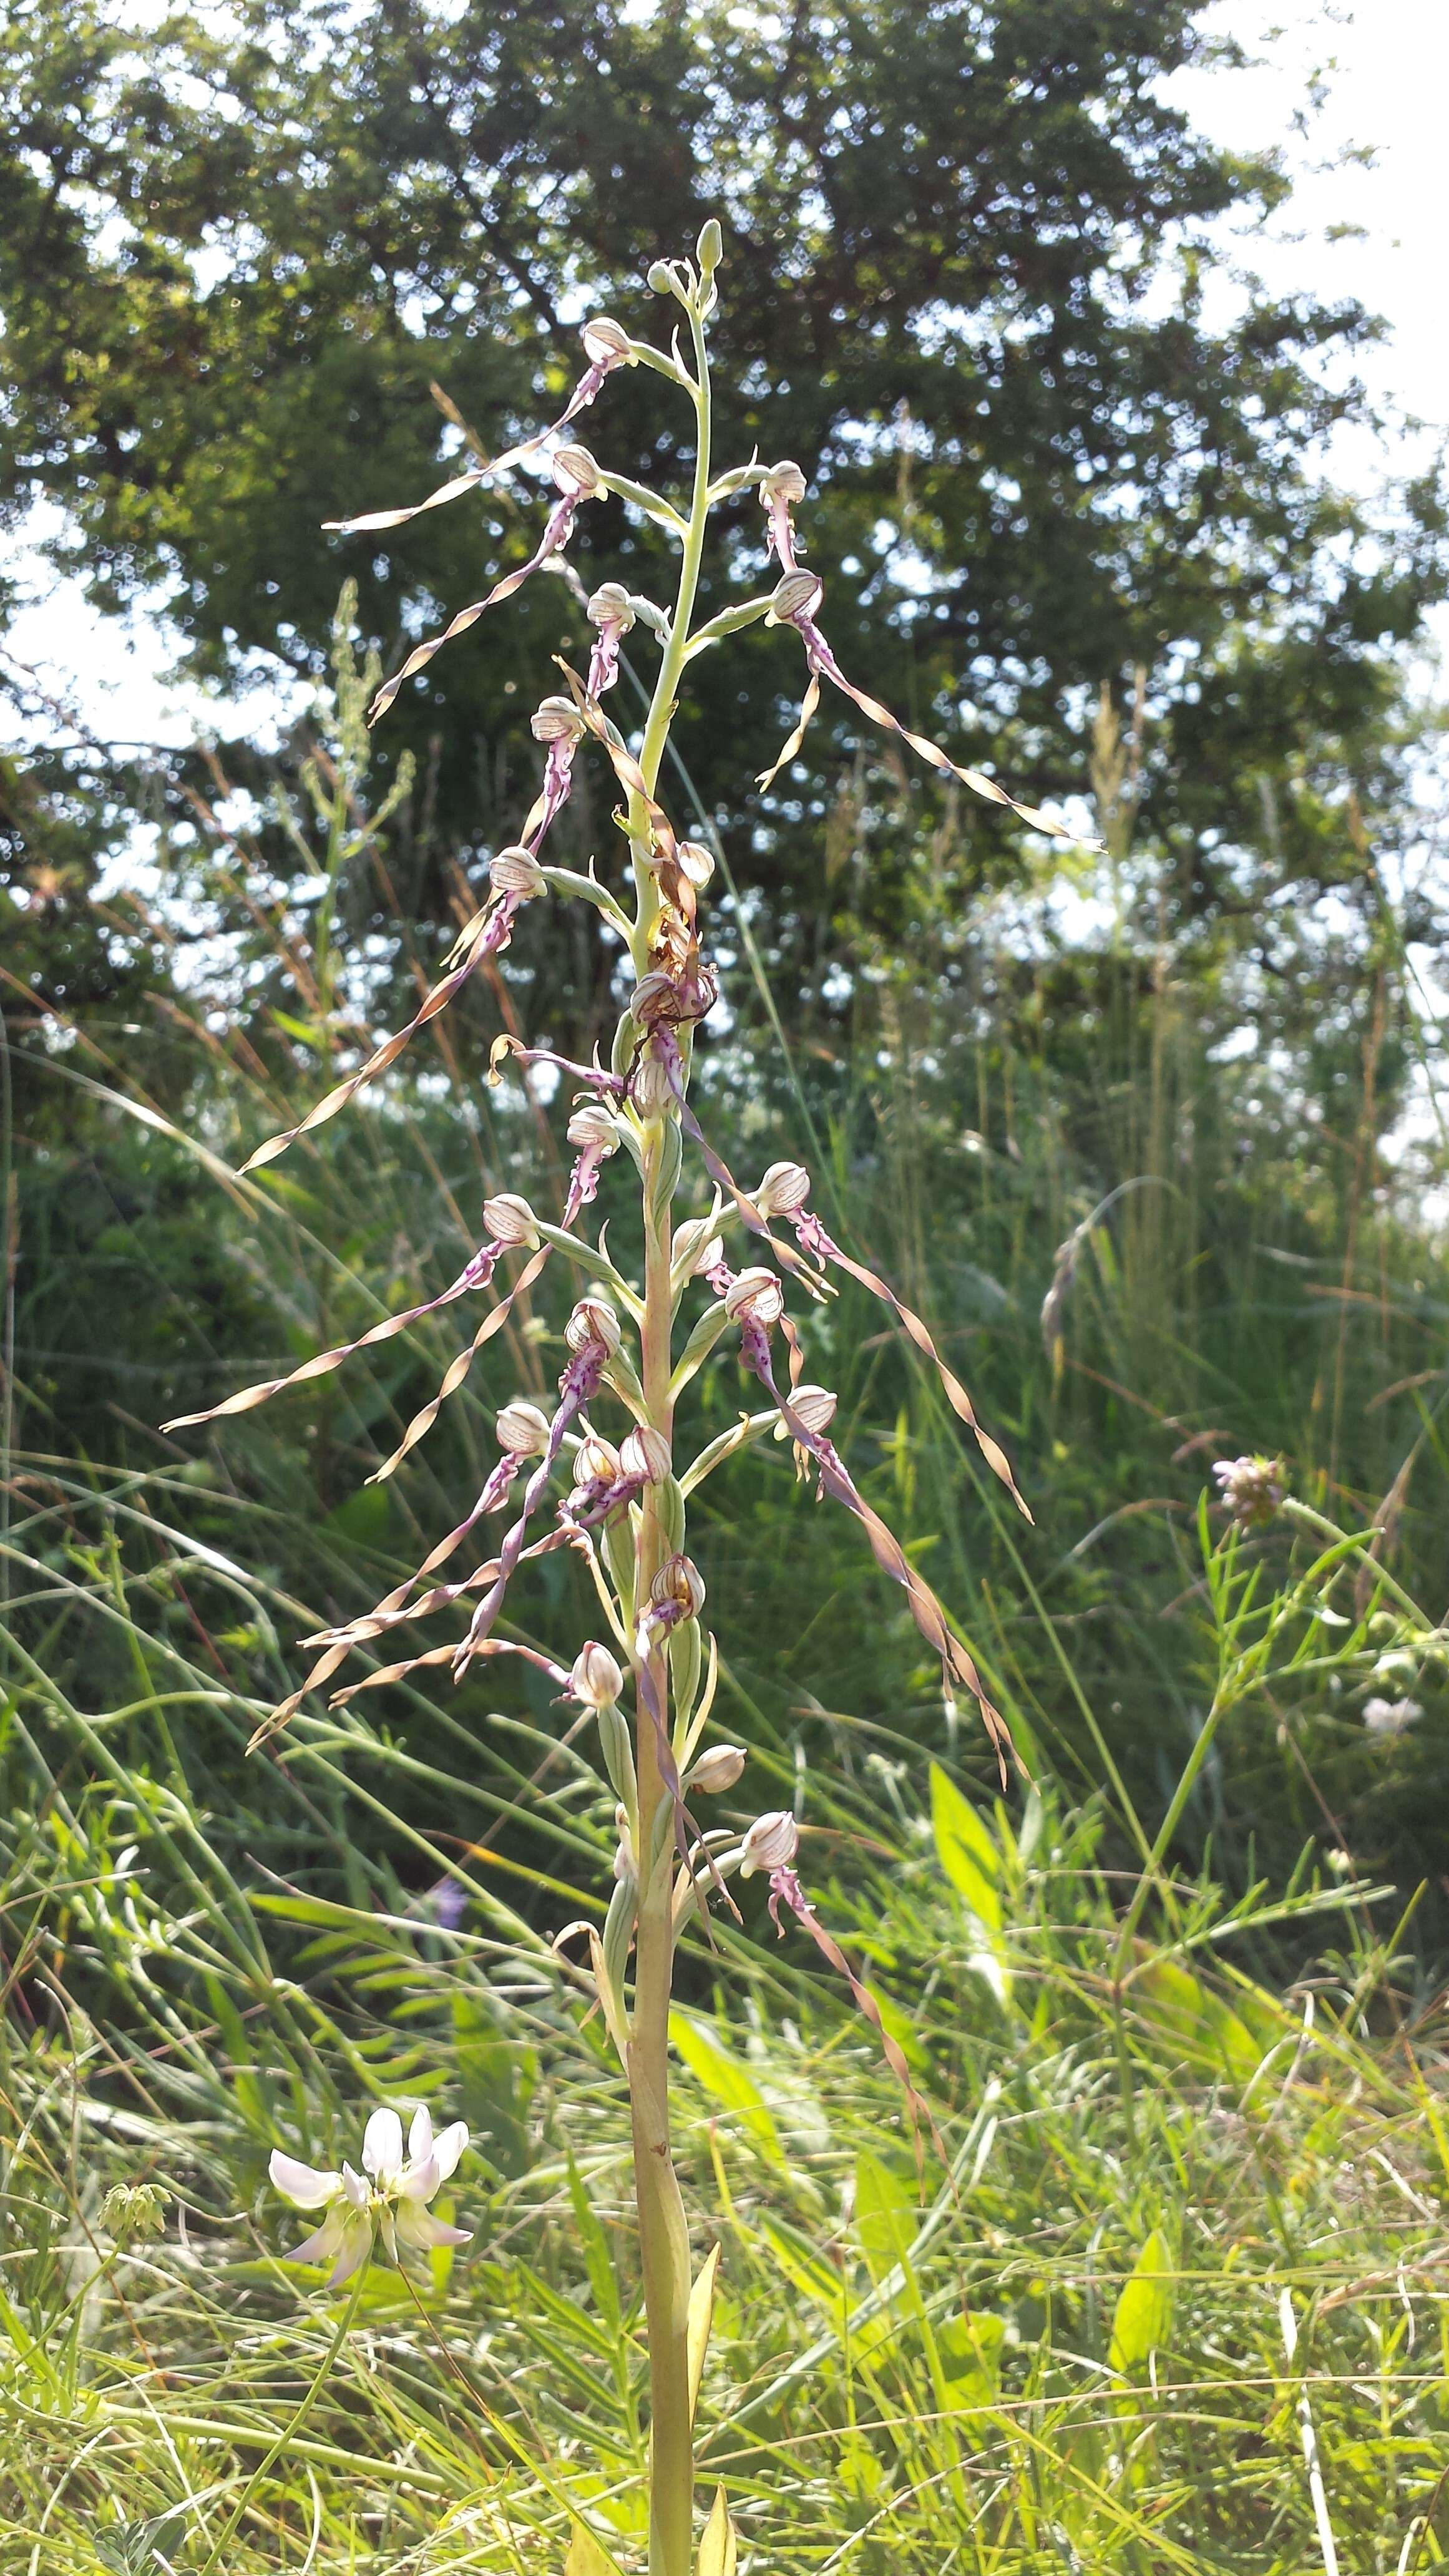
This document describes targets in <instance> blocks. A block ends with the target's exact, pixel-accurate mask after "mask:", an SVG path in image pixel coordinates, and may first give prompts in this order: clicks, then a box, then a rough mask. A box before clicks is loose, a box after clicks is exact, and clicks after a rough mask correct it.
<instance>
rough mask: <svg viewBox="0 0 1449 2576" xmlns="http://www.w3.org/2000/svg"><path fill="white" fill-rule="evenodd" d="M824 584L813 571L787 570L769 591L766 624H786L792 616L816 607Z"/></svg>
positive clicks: (798, 615)
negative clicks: (782, 578)
mask: <svg viewBox="0 0 1449 2576" xmlns="http://www.w3.org/2000/svg"><path fill="white" fill-rule="evenodd" d="M824 588H825V584H824V582H823V581H819V580H817V578H816V576H815V574H814V573H813V572H787V573H786V575H785V578H784V580H783V581H777V582H776V584H775V587H774V589H773V590H772V591H771V593H770V607H769V614H768V615H767V617H766V619H765V623H766V625H767V626H786V625H788V624H789V622H790V620H791V618H792V617H800V616H802V615H804V614H805V613H806V612H807V611H808V610H811V609H814V608H818V606H819V604H820V598H821V594H822V592H823V591H824Z"/></svg>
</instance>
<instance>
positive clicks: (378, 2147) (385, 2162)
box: [362, 2111, 403, 2183]
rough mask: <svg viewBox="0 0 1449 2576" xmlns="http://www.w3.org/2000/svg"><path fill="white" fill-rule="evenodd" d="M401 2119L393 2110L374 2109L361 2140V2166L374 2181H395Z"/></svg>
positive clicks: (399, 2157)
mask: <svg viewBox="0 0 1449 2576" xmlns="http://www.w3.org/2000/svg"><path fill="white" fill-rule="evenodd" d="M402 2160H403V2133H402V2122H401V2120H400V2119H399V2118H398V2115H397V2113H396V2111H374V2112H373V2115H372V2118H371V2119H370V2120H369V2121H368V2124H367V2128H366V2130H365V2132H364V2135H363V2140H362V2167H363V2171H364V2173H370V2174H371V2176H372V2179H373V2181H374V2182H380V2183H389V2182H395V2181H396V2180H397V2177H398V2175H399V2174H400V2173H401V2171H402Z"/></svg>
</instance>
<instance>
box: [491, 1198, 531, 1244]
mask: <svg viewBox="0 0 1449 2576" xmlns="http://www.w3.org/2000/svg"><path fill="white" fill-rule="evenodd" d="M483 1223H484V1225H485V1226H486V1228H487V1230H488V1240H489V1242H490V1243H506V1244H511V1245H518V1244H522V1243H527V1244H535V1243H537V1241H538V1233H537V1219H536V1218H535V1216H534V1213H533V1210H532V1208H531V1207H530V1206H529V1204H528V1201H527V1199H521V1198H519V1197H518V1195H517V1193H516V1192H515V1191H513V1190H503V1191H500V1193H499V1195H498V1197H497V1198H496V1199H485V1200H484V1202H483Z"/></svg>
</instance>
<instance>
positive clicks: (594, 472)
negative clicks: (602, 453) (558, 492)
mask: <svg viewBox="0 0 1449 2576" xmlns="http://www.w3.org/2000/svg"><path fill="white" fill-rule="evenodd" d="M552 463H553V479H554V481H555V483H557V484H559V485H560V486H561V487H562V489H563V490H564V491H568V490H569V488H570V487H572V488H573V489H574V490H575V491H576V492H578V493H579V494H580V495H581V496H582V498H583V499H584V500H586V501H591V500H592V499H593V496H594V494H595V493H596V492H597V490H598V488H599V486H600V484H601V483H602V482H603V479H604V477H603V474H602V472H601V471H600V467H599V460H598V458H597V457H596V456H591V455H590V454H589V451H588V449H587V448H586V447H556V448H555V449H554V451H553V459H552Z"/></svg>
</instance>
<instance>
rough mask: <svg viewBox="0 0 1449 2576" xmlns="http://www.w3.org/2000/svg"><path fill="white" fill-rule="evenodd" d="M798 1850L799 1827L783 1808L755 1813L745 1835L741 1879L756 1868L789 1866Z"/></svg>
mask: <svg viewBox="0 0 1449 2576" xmlns="http://www.w3.org/2000/svg"><path fill="white" fill-rule="evenodd" d="M799 1849H800V1828H799V1826H798V1825H797V1824H796V1822H795V1819H794V1817H793V1816H792V1815H789V1814H787V1812H786V1811H785V1809H784V1808H783V1807H781V1808H775V1809H773V1810H772V1811H771V1813H770V1814H769V1815H768V1816H756V1818H755V1821H754V1823H753V1824H752V1825H751V1827H750V1830H749V1832H748V1833H747V1834H746V1836H745V1842H744V1853H745V1856H744V1860H743V1861H742V1863H741V1865H740V1876H741V1877H742V1878H753V1877H754V1875H755V1872H756V1870H760V1869H765V1870H776V1869H789V1868H791V1867H792V1865H793V1863H794V1859H795V1855H796V1853H797V1852H798V1851H799Z"/></svg>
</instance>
